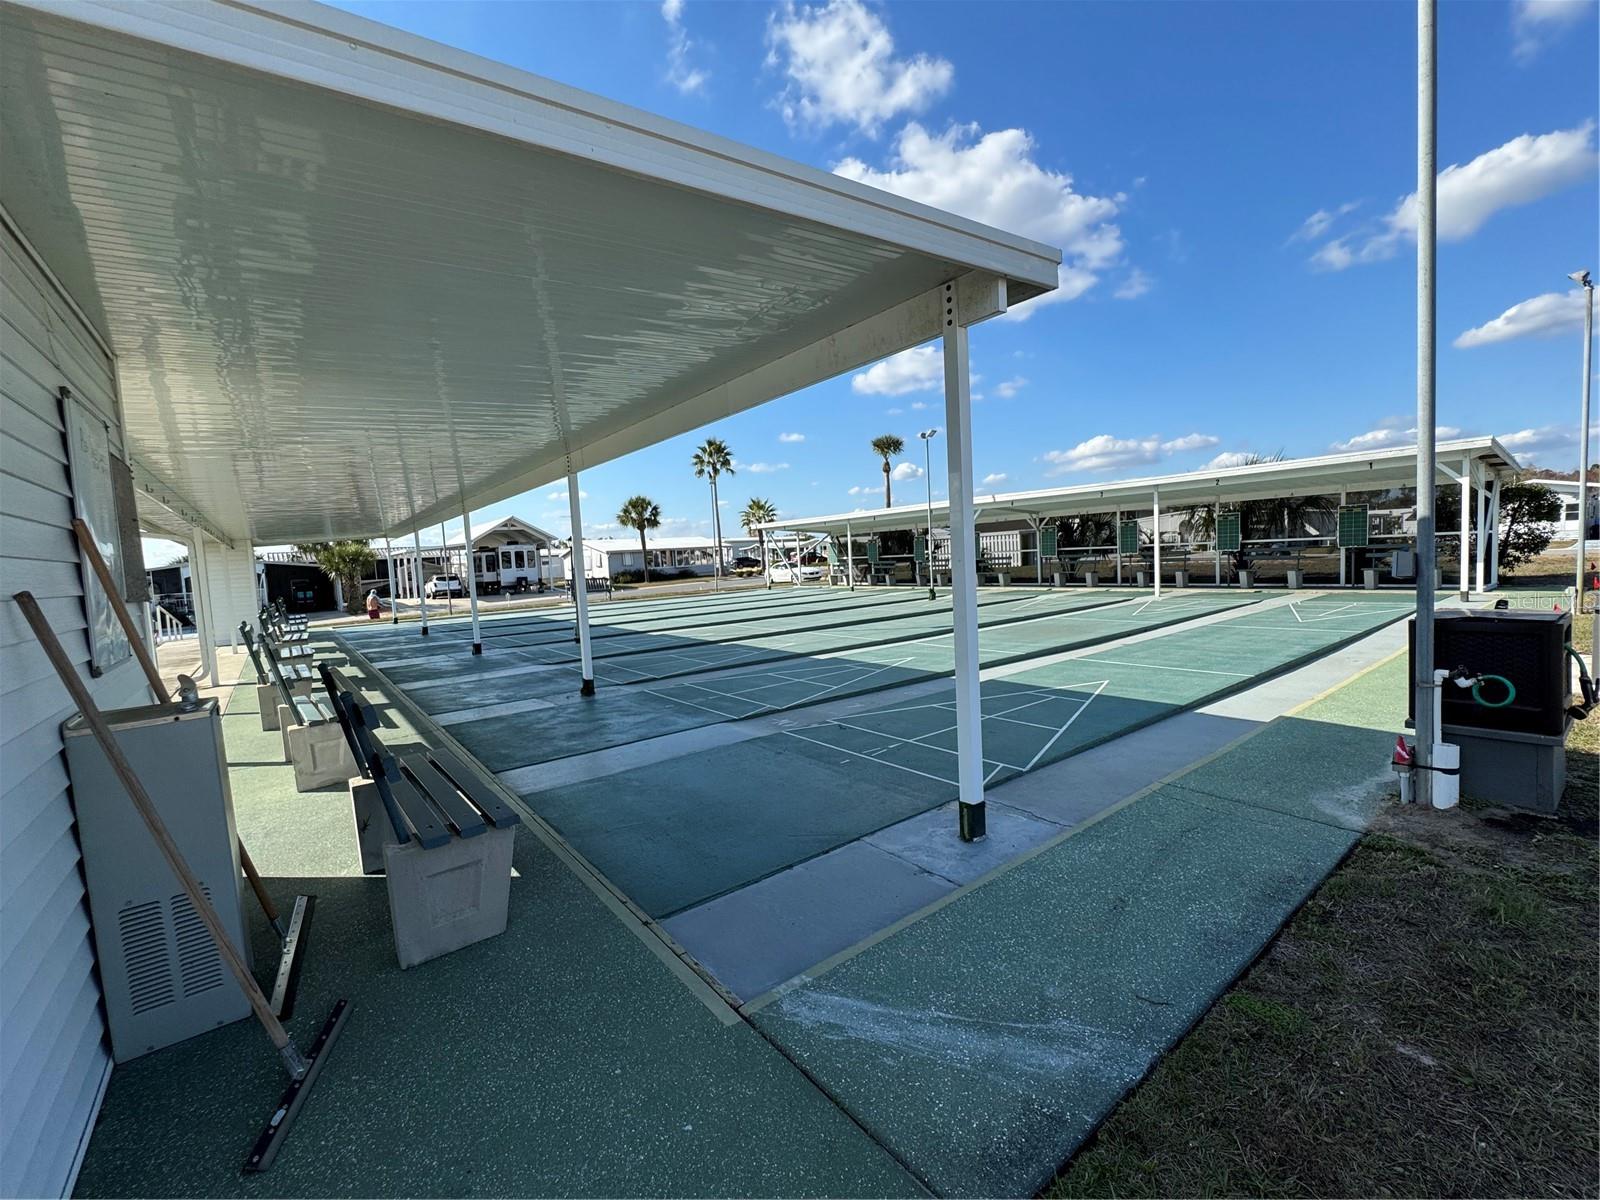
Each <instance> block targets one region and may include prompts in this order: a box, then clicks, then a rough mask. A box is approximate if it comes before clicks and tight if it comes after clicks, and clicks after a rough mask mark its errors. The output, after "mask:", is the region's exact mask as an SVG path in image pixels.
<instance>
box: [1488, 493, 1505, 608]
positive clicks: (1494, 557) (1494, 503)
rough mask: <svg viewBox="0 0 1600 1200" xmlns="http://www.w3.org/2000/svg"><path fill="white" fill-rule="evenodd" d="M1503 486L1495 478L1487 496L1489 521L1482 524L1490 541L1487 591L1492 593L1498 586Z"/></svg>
mask: <svg viewBox="0 0 1600 1200" xmlns="http://www.w3.org/2000/svg"><path fill="white" fill-rule="evenodd" d="M1504 486H1505V481H1504V480H1502V479H1500V478H1498V477H1497V478H1496V479H1495V481H1494V491H1493V492H1491V493H1490V494H1489V519H1488V520H1487V521H1485V522H1484V528H1485V530H1487V532H1488V534H1489V537H1490V539H1492V540H1491V541H1490V543H1489V590H1490V591H1493V590H1494V589H1495V588H1497V587H1499V586H1500V489H1501V488H1503V487H1504Z"/></svg>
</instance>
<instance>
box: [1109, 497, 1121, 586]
mask: <svg viewBox="0 0 1600 1200" xmlns="http://www.w3.org/2000/svg"><path fill="white" fill-rule="evenodd" d="M1111 546H1112V549H1113V552H1114V553H1115V554H1116V558H1117V586H1118V587H1121V586H1122V510H1121V509H1120V508H1119V509H1117V519H1116V520H1115V521H1113V522H1112V530H1111Z"/></svg>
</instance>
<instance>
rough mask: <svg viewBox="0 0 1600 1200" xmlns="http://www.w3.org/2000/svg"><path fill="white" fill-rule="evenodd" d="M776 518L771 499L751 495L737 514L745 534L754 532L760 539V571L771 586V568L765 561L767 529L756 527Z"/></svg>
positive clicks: (776, 513) (776, 514) (775, 510)
mask: <svg viewBox="0 0 1600 1200" xmlns="http://www.w3.org/2000/svg"><path fill="white" fill-rule="evenodd" d="M777 519H778V510H777V509H776V508H774V507H773V504H772V501H771V500H763V499H761V498H760V497H759V496H751V497H750V503H749V504H746V505H745V506H744V511H743V512H742V513H740V514H739V523H740V524H742V525H743V526H744V531H745V533H747V534H754V535H755V536H756V537H758V538H760V539H761V572H762V574H764V575H765V576H766V577H767V586H768V587H769V588H770V587H771V586H772V570H771V568H770V567H769V565H768V563H767V531H766V530H765V529H757V528H756V526H758V525H765V524H767V523H768V522H770V521H776V520H777Z"/></svg>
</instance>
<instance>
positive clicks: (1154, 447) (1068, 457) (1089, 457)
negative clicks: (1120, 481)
mask: <svg viewBox="0 0 1600 1200" xmlns="http://www.w3.org/2000/svg"><path fill="white" fill-rule="evenodd" d="M1220 440H1221V439H1220V438H1216V437H1213V436H1212V435H1211V434H1209V433H1190V434H1185V435H1184V436H1183V437H1180V438H1173V439H1171V440H1169V441H1163V440H1162V439H1161V438H1160V437H1157V436H1154V435H1152V436H1150V437H1143V438H1117V437H1112V436H1111V435H1110V434H1109V433H1102V434H1099V435H1097V436H1095V437H1092V438H1089V439H1088V440H1087V441H1082V442H1079V443H1078V444H1077V445H1076V446H1074V447H1072V449H1070V450H1050V451H1048V452H1046V453H1045V454H1044V455H1043V456H1042V457H1043V459H1044V461H1045V462H1047V463H1049V464H1050V467H1049V469H1048V470H1046V471H1045V474H1046V475H1052V476H1054V475H1070V474H1072V473H1074V472H1077V471H1111V470H1115V469H1117V468H1118V467H1133V466H1141V465H1144V464H1147V463H1154V462H1159V461H1161V459H1163V458H1166V457H1168V456H1170V455H1173V454H1182V453H1184V452H1185V451H1189V450H1202V449H1205V448H1206V447H1208V446H1215V445H1216V444H1217V443H1218V442H1219V441H1220Z"/></svg>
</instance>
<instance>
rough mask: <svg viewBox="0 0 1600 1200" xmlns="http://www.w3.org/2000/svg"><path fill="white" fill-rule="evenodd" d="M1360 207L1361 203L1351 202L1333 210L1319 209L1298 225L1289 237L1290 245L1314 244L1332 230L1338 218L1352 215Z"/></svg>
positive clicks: (1357, 201)
mask: <svg viewBox="0 0 1600 1200" xmlns="http://www.w3.org/2000/svg"><path fill="white" fill-rule="evenodd" d="M1360 207H1361V201H1359V200H1351V201H1350V202H1349V203H1347V204H1341V205H1339V207H1338V208H1335V209H1331V210H1330V209H1326V208H1319V209H1317V211H1316V212H1314V213H1312V214H1311V215H1310V216H1309V217H1307V218H1306V219H1305V220H1304V221H1302V222H1301V223H1300V228H1299V229H1296V230H1295V231H1294V232H1293V233H1292V234H1290V235H1289V241H1290V242H1291V243H1293V242H1314V241H1316V240H1317V239H1318V238H1319V237H1321V236H1322V235H1323V234H1325V233H1327V232H1328V230H1330V229H1331V228H1333V225H1334V222H1336V221H1337V220H1338V219H1339V218H1340V217H1343V216H1346V215H1348V214H1350V213H1353V212H1355V210H1356V209H1358V208H1360Z"/></svg>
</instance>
